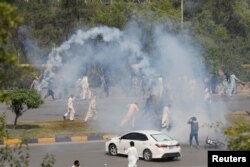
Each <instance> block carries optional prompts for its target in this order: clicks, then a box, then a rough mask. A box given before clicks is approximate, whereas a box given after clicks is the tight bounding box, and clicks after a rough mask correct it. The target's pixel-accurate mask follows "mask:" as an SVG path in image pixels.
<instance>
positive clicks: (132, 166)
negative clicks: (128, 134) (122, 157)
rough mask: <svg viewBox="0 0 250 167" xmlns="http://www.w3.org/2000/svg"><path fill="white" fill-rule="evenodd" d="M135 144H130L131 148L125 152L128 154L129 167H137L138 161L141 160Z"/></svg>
mask: <svg viewBox="0 0 250 167" xmlns="http://www.w3.org/2000/svg"><path fill="white" fill-rule="evenodd" d="M134 146H135V143H134V142H133V141H131V142H130V147H129V148H128V149H126V150H125V153H126V154H128V167H137V161H138V160H139V156H138V152H137V149H136V148H135V147H134Z"/></svg>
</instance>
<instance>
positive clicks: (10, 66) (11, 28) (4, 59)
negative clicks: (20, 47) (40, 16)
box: [0, 2, 22, 88]
mask: <svg viewBox="0 0 250 167" xmlns="http://www.w3.org/2000/svg"><path fill="white" fill-rule="evenodd" d="M21 22H22V18H21V17H19V16H18V14H17V9H16V7H14V6H12V5H9V4H7V3H5V2H0V69H1V70H0V85H1V87H5V88H6V87H9V85H12V83H13V82H14V81H15V78H16V76H17V75H18V74H20V72H21V70H20V68H19V67H18V66H17V59H18V58H17V55H16V54H15V51H14V49H13V46H12V45H11V39H12V38H13V34H14V32H15V31H16V29H17V27H18V25H19V24H20V23H21Z"/></svg>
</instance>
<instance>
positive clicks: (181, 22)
mask: <svg viewBox="0 0 250 167" xmlns="http://www.w3.org/2000/svg"><path fill="white" fill-rule="evenodd" d="M181 27H183V0H181Z"/></svg>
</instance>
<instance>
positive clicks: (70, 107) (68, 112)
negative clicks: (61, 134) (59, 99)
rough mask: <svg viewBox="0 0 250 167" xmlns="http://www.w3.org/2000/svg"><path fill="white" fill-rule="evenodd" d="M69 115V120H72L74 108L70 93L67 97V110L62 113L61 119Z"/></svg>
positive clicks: (72, 97)
mask: <svg viewBox="0 0 250 167" xmlns="http://www.w3.org/2000/svg"><path fill="white" fill-rule="evenodd" d="M68 115H69V120H71V121H73V120H74V117H75V109H74V95H73V94H71V95H70V97H69V99H68V110H67V112H66V113H65V114H64V115H63V119H64V120H65V119H66V117H67V116H68Z"/></svg>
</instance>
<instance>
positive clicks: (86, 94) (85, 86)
mask: <svg viewBox="0 0 250 167" xmlns="http://www.w3.org/2000/svg"><path fill="white" fill-rule="evenodd" d="M81 85H82V99H83V100H86V99H90V97H91V92H90V90H89V81H88V77H87V76H83V78H82V80H81Z"/></svg>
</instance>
